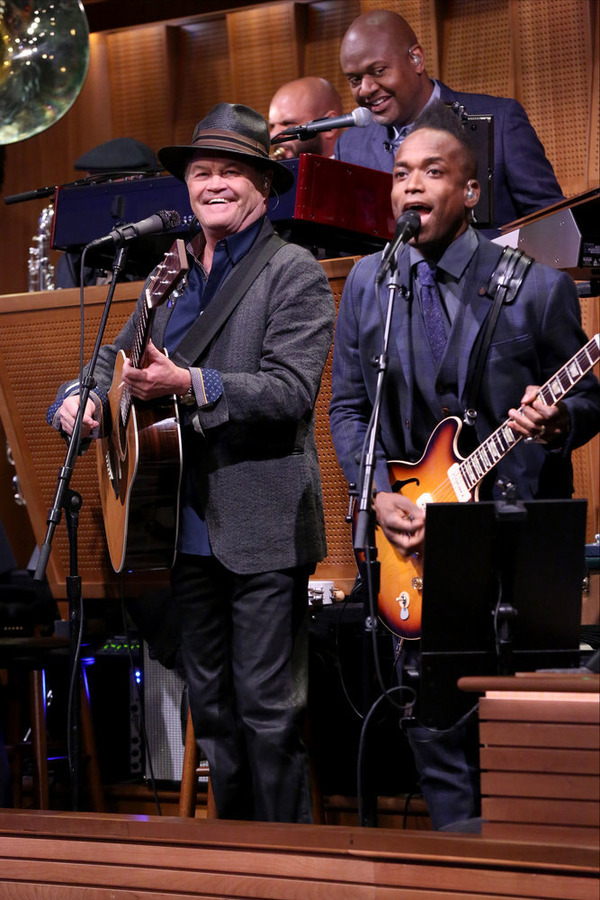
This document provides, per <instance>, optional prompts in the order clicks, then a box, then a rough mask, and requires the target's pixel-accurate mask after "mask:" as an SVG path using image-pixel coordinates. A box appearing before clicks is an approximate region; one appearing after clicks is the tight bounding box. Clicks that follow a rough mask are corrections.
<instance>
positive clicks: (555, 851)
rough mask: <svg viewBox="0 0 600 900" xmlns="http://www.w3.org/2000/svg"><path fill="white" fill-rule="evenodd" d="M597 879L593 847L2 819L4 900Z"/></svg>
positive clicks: (547, 889)
mask: <svg viewBox="0 0 600 900" xmlns="http://www.w3.org/2000/svg"><path fill="white" fill-rule="evenodd" d="M598 875H599V871H598V852H597V850H596V849H595V848H593V847H576V846H568V845H562V846H561V845H558V844H539V845H536V844H534V843H527V842H524V841H522V840H521V841H509V840H494V839H491V838H486V837H482V836H479V835H477V836H475V835H458V834H440V833H435V832H419V831H413V832H410V831H398V830H397V829H379V828H378V829H370V828H358V827H356V828H352V827H342V826H327V825H325V826H321V825H314V826H313V825H283V824H263V823H256V824H255V823H247V822H225V821H219V820H212V821H206V820H199V819H194V820H192V819H182V818H177V817H165V816H162V817H161V816H129V815H117V814H113V815H107V814H96V813H70V812H40V811H30V810H0V897H1V898H2V900H80V898H81V900H133V898H135V900H159V898H169V900H184V898H185V900H189V898H192V897H202V898H213V900H217V898H218V900H224V898H269V900H274V898H281V900H312V898H315V900H321V898H323V900H354V898H357V900H367V898H389V900H392V898H394V900H395V898H398V900H407V898H416V900H464V898H471V900H483V898H492V897H493V898H499V900H500V898H502V900H517V898H518V900H523V898H528V900H529V898H548V900H550V898H551V900H597V898H598Z"/></svg>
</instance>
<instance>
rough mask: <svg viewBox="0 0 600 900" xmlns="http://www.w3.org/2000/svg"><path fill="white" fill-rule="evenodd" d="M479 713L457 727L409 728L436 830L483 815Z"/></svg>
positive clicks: (417, 766)
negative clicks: (443, 728) (440, 728)
mask: <svg viewBox="0 0 600 900" xmlns="http://www.w3.org/2000/svg"><path fill="white" fill-rule="evenodd" d="M477 724H478V723H477V714H476V713H472V714H471V715H470V716H469V717H468V718H467V719H466V720H462V721H461V722H459V723H457V724H456V725H455V726H454V727H453V728H449V729H448V730H445V731H436V730H435V729H431V728H426V727H425V726H424V725H415V726H409V727H408V728H407V735H408V742H409V744H410V747H411V750H412V752H413V756H414V760H415V765H416V768H417V772H418V774H419V783H420V785H421V790H422V791H423V796H424V798H425V802H426V803H427V810H428V812H429V815H430V817H431V822H432V824H433V827H434V828H435V829H442V828H447V827H448V826H451V825H452V826H456V830H457V831H460V830H461V829H460V824H459V823H461V822H464V823H467V822H469V821H471V820H473V819H477V818H479V816H480V815H481V795H480V781H479V730H478V727H477Z"/></svg>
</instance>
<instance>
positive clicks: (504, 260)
mask: <svg viewBox="0 0 600 900" xmlns="http://www.w3.org/2000/svg"><path fill="white" fill-rule="evenodd" d="M532 262H533V260H532V258H531V257H530V256H527V254H526V253H523V251H522V250H516V249H515V248H513V247H504V249H503V251H502V255H501V256H500V259H499V260H498V263H497V264H496V268H495V269H494V271H493V272H492V274H491V276H490V281H489V284H488V286H487V290H486V294H487V295H488V297H492V296H493V298H494V301H493V304H492V308H491V310H490V312H489V314H488V317H487V319H486V327H485V332H484V335H483V339H482V340H481V341H480V343H479V346H478V348H477V357H476V360H475V368H474V371H473V378H472V379H471V383H470V386H469V395H468V398H467V406H466V409H465V415H464V422H465V424H466V425H474V424H475V419H476V418H477V401H478V399H479V389H480V387H481V379H482V377H483V369H484V366H485V361H486V359H487V355H488V351H489V348H490V344H491V342H492V337H493V335H494V331H495V329H496V324H497V322H498V317H499V315H500V310H501V308H502V306H503V305H504V304H505V303H506V304H508V303H513V302H514V300H515V298H516V296H517V293H518V291H519V288H520V287H521V285H522V283H523V279H524V278H525V275H526V274H527V271H528V269H529V266H530V265H531V263H532Z"/></svg>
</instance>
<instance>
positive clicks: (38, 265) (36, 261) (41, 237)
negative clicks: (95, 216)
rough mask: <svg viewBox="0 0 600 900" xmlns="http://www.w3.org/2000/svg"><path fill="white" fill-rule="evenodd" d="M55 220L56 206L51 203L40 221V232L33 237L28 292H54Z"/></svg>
mask: <svg viewBox="0 0 600 900" xmlns="http://www.w3.org/2000/svg"><path fill="white" fill-rule="evenodd" d="M53 218H54V206H53V204H52V203H51V204H50V205H49V206H45V207H44V209H43V210H42V212H41V215H40V218H39V220H38V231H37V234H34V236H33V243H32V246H31V247H30V248H29V259H28V261H27V267H28V290H30V291H53V290H54V288H55V287H56V285H55V283H54V266H53V265H51V264H50V257H49V253H50V234H51V231H52V219H53Z"/></svg>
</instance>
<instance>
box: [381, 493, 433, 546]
mask: <svg viewBox="0 0 600 900" xmlns="http://www.w3.org/2000/svg"><path fill="white" fill-rule="evenodd" d="M374 509H375V515H376V516H377V523H378V525H379V526H380V528H381V529H382V530H383V533H384V534H385V536H386V538H387V539H388V541H389V542H390V544H393V546H394V547H395V548H396V549H397V550H399V551H400V553H402V554H403V556H410V555H411V554H412V553H414V552H415V551H416V550H419V549H420V548H421V546H422V544H423V539H424V537H425V511H424V510H422V509H420V508H419V507H418V506H415V504H414V503H413V502H412V500H409V499H408V497H405V496H404V495H403V494H393V493H392V492H391V491H378V493H377V495H376V497H375V501H374Z"/></svg>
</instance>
